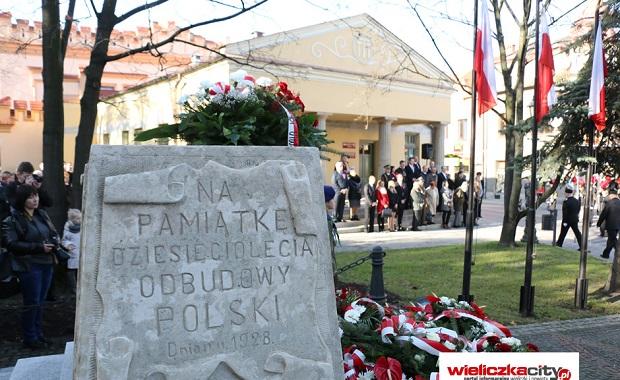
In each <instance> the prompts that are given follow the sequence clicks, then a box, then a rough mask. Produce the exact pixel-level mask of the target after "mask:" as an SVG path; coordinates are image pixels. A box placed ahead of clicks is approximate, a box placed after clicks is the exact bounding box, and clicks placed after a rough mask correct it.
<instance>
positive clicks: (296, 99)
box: [295, 95, 306, 112]
mask: <svg viewBox="0 0 620 380" xmlns="http://www.w3.org/2000/svg"><path fill="white" fill-rule="evenodd" d="M295 103H297V104H298V105H299V107H301V112H304V110H305V109H306V105H305V104H304V102H302V101H301V98H300V97H299V95H297V96H296V97H295Z"/></svg>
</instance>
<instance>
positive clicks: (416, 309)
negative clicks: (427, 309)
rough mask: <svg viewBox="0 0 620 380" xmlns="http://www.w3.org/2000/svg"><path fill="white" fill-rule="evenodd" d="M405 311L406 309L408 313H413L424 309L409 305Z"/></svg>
mask: <svg viewBox="0 0 620 380" xmlns="http://www.w3.org/2000/svg"><path fill="white" fill-rule="evenodd" d="M405 309H407V310H409V311H411V312H413V313H417V312H420V311H424V309H423V308H421V307H419V306H411V305H410V306H405Z"/></svg>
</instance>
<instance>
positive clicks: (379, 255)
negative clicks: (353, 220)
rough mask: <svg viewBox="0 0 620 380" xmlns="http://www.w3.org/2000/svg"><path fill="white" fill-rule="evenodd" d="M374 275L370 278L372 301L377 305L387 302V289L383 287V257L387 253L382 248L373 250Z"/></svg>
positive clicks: (377, 247)
mask: <svg viewBox="0 0 620 380" xmlns="http://www.w3.org/2000/svg"><path fill="white" fill-rule="evenodd" d="M371 256H372V275H371V276H370V299H372V300H373V301H375V302H377V303H383V302H385V299H386V298H387V297H386V296H385V287H384V285H383V257H384V256H385V252H384V251H383V248H381V247H380V246H376V247H374V248H373V249H372V253H371Z"/></svg>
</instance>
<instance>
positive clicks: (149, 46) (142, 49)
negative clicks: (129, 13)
mask: <svg viewBox="0 0 620 380" xmlns="http://www.w3.org/2000/svg"><path fill="white" fill-rule="evenodd" d="M265 2H267V0H261V1H259V2H257V3H255V4H253V5H251V6H249V7H245V4H244V6H243V7H242V8H241V9H240V10H239V11H238V12H235V13H232V14H230V15H228V16H224V17H218V18H213V19H211V20H207V21H201V22H197V23H195V24H191V25H187V26H184V27H182V28H179V29H177V30H176V31H175V32H174V33H172V34H171V35H170V36H168V37H167V38H165V39H163V40H161V41H159V42H157V43H155V44H151V43H147V44H146V45H144V46H141V47H139V48H135V49H130V50H128V51H126V52H124V53H120V54H116V55H112V56H110V55H109V56H107V57H106V61H107V62H110V61H116V60H119V59H122V58H125V57H128V56H130V55H133V54H137V53H144V52H147V51H150V50H153V49H158V48H160V47H162V46H164V45H166V44H169V43H170V42H173V41H174V40H175V38H176V37H177V36H178V35H179V34H181V33H183V32H185V31H187V30H190V29H192V28H196V27H199V26H204V25H209V24H214V23H217V22H221V21H226V20H230V19H233V18H235V17H237V16H239V15H240V14H243V13H246V12H249V11H251V10H252V9H254V8H256V7H258V6H260V5H262V4H264V3H265Z"/></svg>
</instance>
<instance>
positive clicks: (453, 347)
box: [443, 342, 456, 351]
mask: <svg viewBox="0 0 620 380" xmlns="http://www.w3.org/2000/svg"><path fill="white" fill-rule="evenodd" d="M443 345H444V346H446V348H447V349H448V350H452V351H454V350H455V349H456V345H454V344H452V343H450V342H443Z"/></svg>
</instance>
